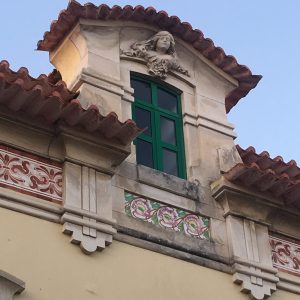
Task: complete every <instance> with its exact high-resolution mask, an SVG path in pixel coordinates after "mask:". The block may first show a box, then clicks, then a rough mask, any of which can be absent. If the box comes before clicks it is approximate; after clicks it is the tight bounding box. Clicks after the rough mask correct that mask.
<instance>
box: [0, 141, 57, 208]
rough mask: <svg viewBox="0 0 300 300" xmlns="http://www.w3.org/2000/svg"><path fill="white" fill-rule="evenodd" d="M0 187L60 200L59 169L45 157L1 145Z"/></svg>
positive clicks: (51, 199)
mask: <svg viewBox="0 0 300 300" xmlns="http://www.w3.org/2000/svg"><path fill="white" fill-rule="evenodd" d="M0 186H2V187H6V188H9V189H13V190H16V191H19V192H22V193H25V194H29V195H32V196H36V197H39V198H42V199H45V200H49V201H52V202H56V203H61V201H62V168H61V166H60V165H59V164H57V163H55V162H52V161H50V160H48V159H45V158H42V157H38V156H36V155H32V154H29V153H27V152H23V151H19V150H16V149H13V148H10V147H6V146H3V145H0Z"/></svg>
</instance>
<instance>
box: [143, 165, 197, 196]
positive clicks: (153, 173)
mask: <svg viewBox="0 0 300 300" xmlns="http://www.w3.org/2000/svg"><path fill="white" fill-rule="evenodd" d="M137 180H138V181H139V182H141V183H146V184H148V185H151V186H154V187H157V188H159V189H163V190H166V191H169V192H172V193H174V194H177V195H180V196H183V197H187V198H190V199H193V200H195V201H199V197H200V196H199V195H200V193H199V186H198V185H197V184H196V183H194V182H190V181H188V180H185V179H182V178H179V177H176V176H173V175H169V174H167V173H164V172H161V171H158V170H155V169H152V168H149V167H146V166H143V165H137Z"/></svg>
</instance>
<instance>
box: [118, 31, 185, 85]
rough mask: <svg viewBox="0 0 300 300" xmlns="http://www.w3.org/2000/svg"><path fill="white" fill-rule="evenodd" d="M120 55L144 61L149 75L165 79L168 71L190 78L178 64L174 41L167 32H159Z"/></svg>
mask: <svg viewBox="0 0 300 300" xmlns="http://www.w3.org/2000/svg"><path fill="white" fill-rule="evenodd" d="M121 52H122V54H124V55H127V56H131V57H140V58H143V59H144V60H146V62H147V66H148V68H149V70H148V72H149V74H151V75H153V76H156V77H159V78H162V79H165V78H166V77H167V73H168V72H169V70H174V71H177V72H179V73H182V74H184V75H187V76H190V75H189V73H188V71H187V70H186V69H184V68H183V67H182V66H180V64H179V63H178V59H177V55H176V51H175V40H174V37H173V35H172V34H171V33H169V32H168V31H160V32H158V33H157V34H155V35H154V36H152V37H151V38H149V39H148V40H145V41H141V42H136V43H134V44H132V45H131V47H130V49H128V50H124V51H123V50H121Z"/></svg>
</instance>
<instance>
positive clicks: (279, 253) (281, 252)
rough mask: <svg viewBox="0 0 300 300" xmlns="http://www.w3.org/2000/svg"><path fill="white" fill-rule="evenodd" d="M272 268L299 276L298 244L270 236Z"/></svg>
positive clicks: (299, 254)
mask: <svg viewBox="0 0 300 300" xmlns="http://www.w3.org/2000/svg"><path fill="white" fill-rule="evenodd" d="M270 245H271V250H272V261H273V266H274V267H275V268H278V269H279V270H281V271H285V272H288V273H291V274H294V275H298V276H300V242H296V241H294V242H291V241H288V240H285V239H281V238H278V237H274V236H270Z"/></svg>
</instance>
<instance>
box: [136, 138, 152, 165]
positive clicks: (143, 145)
mask: <svg viewBox="0 0 300 300" xmlns="http://www.w3.org/2000/svg"><path fill="white" fill-rule="evenodd" d="M136 161H137V163H138V164H141V165H144V166H147V167H150V168H153V154H152V144H151V143H148V142H146V141H143V140H140V139H137V140H136Z"/></svg>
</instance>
